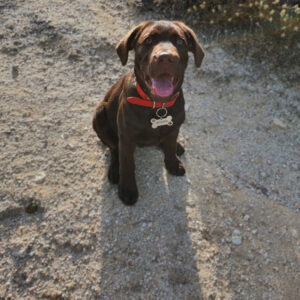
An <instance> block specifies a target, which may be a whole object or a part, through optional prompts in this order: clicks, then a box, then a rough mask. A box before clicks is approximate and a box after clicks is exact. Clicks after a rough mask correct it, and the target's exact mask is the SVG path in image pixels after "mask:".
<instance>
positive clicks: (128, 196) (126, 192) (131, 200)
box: [119, 186, 138, 205]
mask: <svg viewBox="0 0 300 300" xmlns="http://www.w3.org/2000/svg"><path fill="white" fill-rule="evenodd" d="M119 197H120V199H121V200H122V202H123V203H124V204H125V205H134V204H135V203H136V201H137V199H138V191H137V189H136V188H134V189H133V188H126V187H121V186H119Z"/></svg>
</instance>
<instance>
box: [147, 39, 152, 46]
mask: <svg viewBox="0 0 300 300" xmlns="http://www.w3.org/2000/svg"><path fill="white" fill-rule="evenodd" d="M146 44H147V45H151V44H152V38H151V37H148V38H147V39H146Z"/></svg>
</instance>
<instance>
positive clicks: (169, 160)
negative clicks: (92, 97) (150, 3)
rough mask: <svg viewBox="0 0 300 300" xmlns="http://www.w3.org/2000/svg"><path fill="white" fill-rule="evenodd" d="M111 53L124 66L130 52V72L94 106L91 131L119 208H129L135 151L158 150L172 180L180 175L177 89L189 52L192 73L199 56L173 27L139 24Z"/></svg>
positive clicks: (191, 38)
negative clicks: (102, 148)
mask: <svg viewBox="0 0 300 300" xmlns="http://www.w3.org/2000/svg"><path fill="white" fill-rule="evenodd" d="M116 50H117V53H118V55H119V57H120V59H121V62H122V64H123V65H126V63H127V59H128V52H129V51H130V50H134V51H135V61H134V68H133V69H132V70H131V71H130V72H129V73H127V74H126V75H125V76H123V77H121V78H120V79H119V80H118V81H117V82H116V83H115V84H114V85H113V86H112V87H111V88H110V90H109V91H108V92H107V94H106V96H105V98H104V100H103V101H101V102H100V103H99V104H98V106H97V107H96V111H95V114H94V117H93V128H94V130H95V131H96V133H97V135H98V137H99V138H100V139H101V141H102V142H103V143H104V144H105V145H107V146H108V147H109V150H110V154H111V161H110V167H109V171H108V179H109V180H110V181H111V182H112V183H118V184H119V197H120V199H121V200H122V201H123V203H124V204H126V205H133V204H134V203H135V202H136V201H137V198H138V190H137V186H136V181H135V170H134V169H135V166H134V149H135V147H136V146H150V145H158V146H160V147H161V148H162V149H163V152H164V157H165V166H166V168H167V170H168V171H169V172H170V173H171V174H173V175H177V176H182V175H184V173H185V169H184V167H183V164H182V163H181V161H180V160H179V159H178V157H177V155H178V156H180V155H181V154H183V152H184V148H183V147H182V146H181V145H180V144H179V143H177V136H178V133H179V128H180V126H181V124H182V123H183V121H184V119H185V112H184V97H183V92H182V88H181V85H182V83H183V79H184V72H185V69H186V66H187V62H188V51H191V52H192V53H193V54H194V60H195V64H196V66H197V67H200V65H201V62H202V59H203V57H204V52H203V50H202V48H201V46H200V44H199V42H198V40H197V37H196V35H195V33H194V32H193V30H192V29H190V28H189V27H188V26H186V25H185V24H184V23H182V22H175V21H174V22H170V21H147V22H143V23H141V24H140V25H138V26H136V27H135V28H133V29H132V30H131V31H130V32H128V33H127V34H126V35H125V37H124V38H123V39H122V40H121V41H120V42H119V44H118V45H117V47H116Z"/></svg>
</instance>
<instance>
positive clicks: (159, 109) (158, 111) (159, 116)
mask: <svg viewBox="0 0 300 300" xmlns="http://www.w3.org/2000/svg"><path fill="white" fill-rule="evenodd" d="M160 112H162V113H160ZM167 114H168V111H167V109H166V108H165V107H160V108H158V109H157V111H156V116H157V117H158V118H164V117H165V116H166V115H167Z"/></svg>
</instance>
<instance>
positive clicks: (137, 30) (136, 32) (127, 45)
mask: <svg viewBox="0 0 300 300" xmlns="http://www.w3.org/2000/svg"><path fill="white" fill-rule="evenodd" d="M149 23H150V22H143V23H141V24H140V25H138V26H136V27H134V28H133V29H131V30H130V31H129V32H128V33H127V34H126V35H125V36H124V37H123V38H122V40H121V41H120V42H119V43H118V45H117V46H116V51H117V53H118V55H119V57H120V60H121V62H122V65H123V66H125V65H126V63H127V60H128V52H129V51H130V50H132V49H133V48H134V46H135V43H136V41H137V40H138V38H139V36H140V34H141V32H142V31H143V30H144V28H145V27H146V26H147V25H148V24H149Z"/></svg>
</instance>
